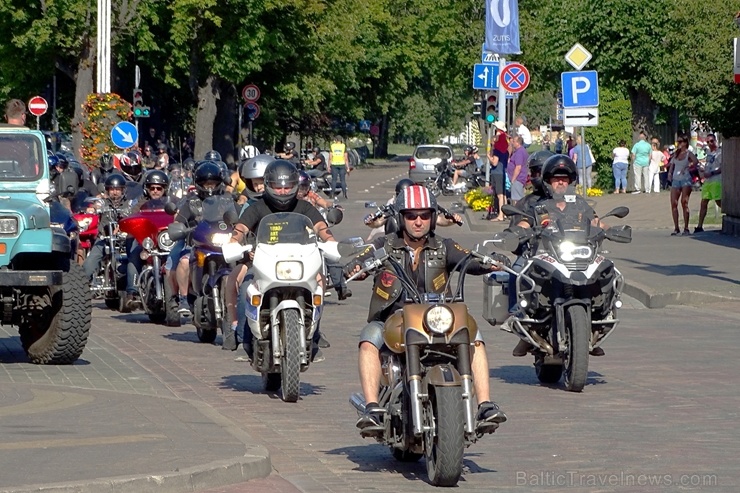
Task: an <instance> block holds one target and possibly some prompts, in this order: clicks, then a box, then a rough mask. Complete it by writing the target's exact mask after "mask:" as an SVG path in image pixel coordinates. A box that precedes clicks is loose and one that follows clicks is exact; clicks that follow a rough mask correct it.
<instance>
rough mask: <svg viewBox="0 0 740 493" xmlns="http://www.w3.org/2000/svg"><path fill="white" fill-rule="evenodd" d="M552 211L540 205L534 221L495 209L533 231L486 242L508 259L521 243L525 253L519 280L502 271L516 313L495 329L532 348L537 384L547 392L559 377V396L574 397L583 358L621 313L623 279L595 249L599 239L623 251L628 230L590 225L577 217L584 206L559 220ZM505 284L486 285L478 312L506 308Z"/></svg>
mask: <svg viewBox="0 0 740 493" xmlns="http://www.w3.org/2000/svg"><path fill="white" fill-rule="evenodd" d="M555 204H556V202H555V201H554V200H548V201H546V202H544V203H543V204H539V205H537V206H536V209H535V210H536V215H537V217H532V216H529V215H527V214H525V213H524V212H523V211H521V210H519V209H517V208H516V207H513V206H510V205H505V206H503V211H504V213H506V214H507V215H512V214H520V215H522V216H523V217H527V218H529V219H530V220H531V221H532V222H533V224H534V225H535V226H534V227H533V228H519V231H518V232H503V233H497V234H496V235H494V238H493V240H492V241H493V243H494V244H497V245H499V246H502V247H503V248H504V249H505V250H509V251H512V250H515V249H516V247H517V246H518V245H520V244H524V243H526V242H529V245H530V247H531V248H529V251H530V252H532V253H531V254H530V255H529V256H528V258H527V259H526V264H525V265H524V267H523V268H522V270H521V272H518V273H517V272H515V271H513V270H511V269H506V271H507V272H508V273H509V275H514V276H516V293H517V305H518V310H519V313H518V315H517V316H512V317H510V319H509V320H510V321H511V323H510V324H503V325H502V327H501V328H502V330H507V328H508V331H509V332H512V333H513V334H515V335H516V336H518V337H519V338H520V339H522V340H524V341H526V342H528V343H529V344H531V345H532V346H533V347H534V349H533V350H532V353H533V354H534V360H535V361H534V367H535V373H536V375H537V378H538V379H539V381H540V382H542V383H545V384H554V383H557V382H558V381H559V380H560V379H561V377H563V376H564V382H565V388H566V389H567V390H569V391H572V392H580V391H582V390H583V387H584V386H585V384H586V380H587V376H588V364H589V353H590V352H592V351H594V350H596V349H597V348H599V347H600V346H601V344H602V343H603V342H604V341H605V340H606V339H607V338H608V337H609V336H611V335H612V333H613V332H614V329H616V327H617V325H618V324H619V319H618V318H617V309H618V308H620V307H621V306H622V301H621V300H620V296H621V294H622V290H623V288H624V276H622V273H621V272H619V270H618V269H617V268H616V267H615V266H614V264H613V263H612V261H611V260H609V259H607V258H606V257H604V255H603V254H602V253H605V252H603V251H602V249H601V244H602V242H603V240H604V239H608V240H611V241H615V242H618V243H630V242H631V241H632V229H631V228H630V227H629V226H626V225H624V226H612V227H610V228H608V229H602V228H600V227H598V226H594V225H592V224H591V222H590V221H589V220H588V218H587V215H586V214H585V212H586V211H585V209H583V207H584V205H585V201H584V202H582V203H581V202H574V203H572V204H569V207H566V209H565V212H563V211H561V210H560V209H559V208H558V207H557V205H555ZM578 204H582V205H580V206H579V205H578ZM585 207H588V206H587V205H586V206H585ZM628 213H629V209H628V208H627V207H617V208H615V209H613V210H612V211H610V212H609V213H608V214H606V215H605V216H603V217H602V218H601V219H605V218H607V217H610V216H614V217H618V218H623V217H625V216H626V215H627V214H628ZM507 283H508V279H505V278H503V277H501V278H500V279H499V280H498V282H489V283H487V284H488V286H487V290H486V292H485V293H484V299H485V300H486V305H485V306H486V307H495V306H508V301H507V300H508V294H506V293H504V291H505V289H501V286H502V285H506V284H507ZM494 291H495V293H494ZM498 296H500V297H501V298H499V299H498V300H496V299H495V298H496V297H498ZM484 318H486V320H488V321H489V323H491V324H492V325H497V324H500V323H501V321H502V320H503V318H504V317H502V316H501V315H498V316H493V315H492V314H491V313H490V312H488V313H485V314H484ZM601 351H603V350H601ZM598 352H600V351H598Z"/></svg>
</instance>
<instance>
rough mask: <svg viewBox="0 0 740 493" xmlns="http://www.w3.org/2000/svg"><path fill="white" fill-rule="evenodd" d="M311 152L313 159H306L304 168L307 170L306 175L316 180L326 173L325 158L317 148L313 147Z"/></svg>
mask: <svg viewBox="0 0 740 493" xmlns="http://www.w3.org/2000/svg"><path fill="white" fill-rule="evenodd" d="M311 152H312V153H313V159H306V166H307V168H308V169H307V170H306V173H308V176H310V177H311V178H316V177H317V176H321V175H323V174H324V173H325V172H326V158H325V157H324V155H323V154H321V149H320V148H318V147H314V148H313V150H312V151H311Z"/></svg>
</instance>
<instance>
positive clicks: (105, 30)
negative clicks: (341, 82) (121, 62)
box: [97, 0, 111, 93]
mask: <svg viewBox="0 0 740 493" xmlns="http://www.w3.org/2000/svg"><path fill="white" fill-rule="evenodd" d="M110 17H111V0H98V31H97V48H98V56H97V62H98V67H97V68H98V71H97V90H98V92H99V93H109V92H110Z"/></svg>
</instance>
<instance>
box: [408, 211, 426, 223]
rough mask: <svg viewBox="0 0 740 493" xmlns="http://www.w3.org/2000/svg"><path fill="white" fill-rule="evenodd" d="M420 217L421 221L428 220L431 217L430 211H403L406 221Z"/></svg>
mask: <svg viewBox="0 0 740 493" xmlns="http://www.w3.org/2000/svg"><path fill="white" fill-rule="evenodd" d="M417 217H418V218H421V220H422V221H429V220H430V219H431V218H432V213H431V212H429V211H426V212H404V213H403V218H404V219H405V220H407V221H416V218H417Z"/></svg>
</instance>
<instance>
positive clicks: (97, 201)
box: [85, 197, 105, 206]
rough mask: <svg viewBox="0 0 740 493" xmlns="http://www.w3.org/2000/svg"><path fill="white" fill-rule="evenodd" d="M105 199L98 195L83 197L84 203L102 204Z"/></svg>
mask: <svg viewBox="0 0 740 493" xmlns="http://www.w3.org/2000/svg"><path fill="white" fill-rule="evenodd" d="M104 202H105V201H104V200H103V199H102V198H100V197H88V198H86V199H85V204H89V205H97V206H102V205H103V203H104Z"/></svg>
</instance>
